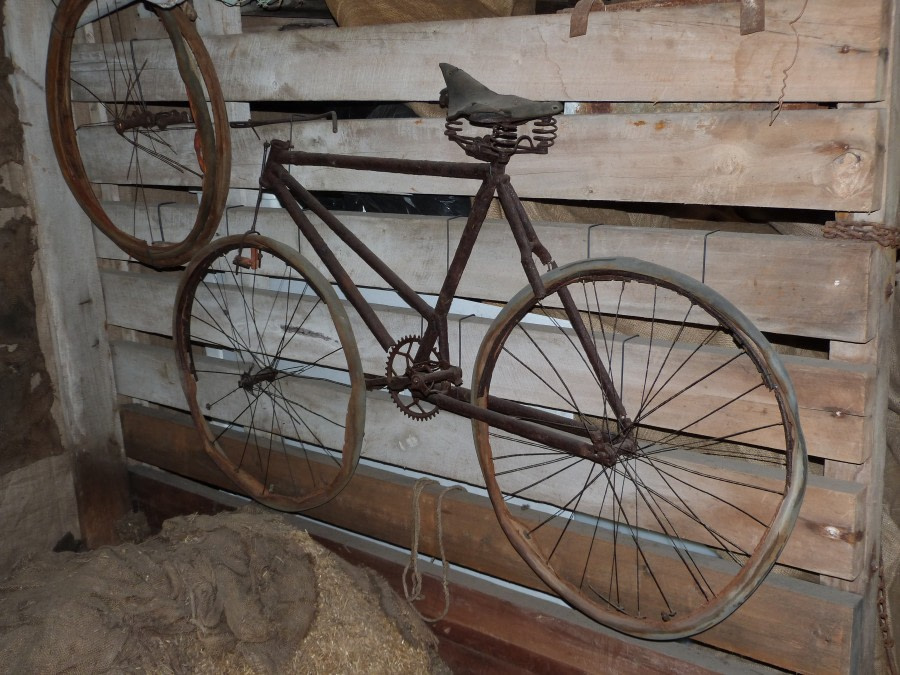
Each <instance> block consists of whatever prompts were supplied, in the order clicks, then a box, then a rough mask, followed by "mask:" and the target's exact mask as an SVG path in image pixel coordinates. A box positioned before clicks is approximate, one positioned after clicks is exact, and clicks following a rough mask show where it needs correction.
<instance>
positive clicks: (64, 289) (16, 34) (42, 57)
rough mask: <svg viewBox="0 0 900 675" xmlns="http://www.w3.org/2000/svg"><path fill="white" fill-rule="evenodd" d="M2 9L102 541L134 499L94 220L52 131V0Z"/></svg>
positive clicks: (66, 371) (48, 313)
mask: <svg viewBox="0 0 900 675" xmlns="http://www.w3.org/2000/svg"><path fill="white" fill-rule="evenodd" d="M3 10H4V38H5V44H6V50H7V53H8V54H9V55H10V58H11V60H12V61H13V65H14V72H13V74H12V76H11V84H12V86H13V89H14V92H15V99H16V104H17V106H18V108H19V111H20V115H21V116H22V118H23V122H24V123H25V124H24V130H25V139H24V141H25V143H24V144H25V157H26V160H25V165H24V167H23V172H22V176H23V182H24V183H25V185H24V188H25V193H26V194H28V196H29V199H28V201H29V203H30V204H31V212H32V216H33V218H34V220H35V222H36V223H37V227H36V237H37V243H38V253H37V255H36V264H35V269H34V270H33V277H34V286H35V300H36V304H37V308H38V316H37V321H38V326H39V331H40V334H41V343H42V348H43V351H44V353H45V355H46V359H47V367H48V371H49V372H50V375H51V378H52V379H53V384H54V388H55V390H56V396H57V405H56V409H57V412H56V415H57V421H58V423H59V427H60V433H61V435H62V442H63V445H64V447H65V448H66V450H67V451H68V452H70V453H71V455H72V457H73V460H74V461H73V466H74V475H75V492H76V498H77V502H78V513H79V520H80V525H81V536H82V539H83V540H84V541H85V542H86V544H87V545H88V546H91V547H94V546H98V545H102V544H107V543H112V542H114V541H115V540H116V535H115V523H116V521H117V520H118V519H119V518H120V517H121V516H122V515H124V514H125V513H126V512H127V511H128V510H129V509H130V499H129V495H128V485H127V474H126V471H125V462H124V455H123V452H122V438H121V429H120V427H119V421H118V416H117V411H116V406H115V391H114V385H113V373H112V363H111V360H110V354H109V345H108V343H107V338H106V332H105V330H106V326H105V319H106V317H105V309H104V302H103V296H102V293H101V289H100V282H99V275H98V271H97V263H96V253H95V251H94V244H93V237H92V233H91V224H90V222H89V221H88V219H87V217H86V216H85V215H84V214H83V213H82V211H81V209H80V208H79V207H78V206H77V204H76V203H75V201H74V199H73V198H72V197H71V195H70V193H69V191H68V188H67V187H66V185H65V183H64V181H63V179H62V176H61V174H60V172H59V169H58V167H57V164H56V158H55V156H54V153H53V148H52V145H51V142H50V137H49V131H48V123H47V113H46V107H45V102H44V68H45V63H46V54H47V44H48V41H49V36H50V24H51V19H52V12H53V4H52V3H49V2H6V3H5V4H4V6H3ZM8 253H10V254H12V255H15V252H14V251H13V252H8ZM52 487H53V486H47V488H48V492H49V491H50V490H51V489H52Z"/></svg>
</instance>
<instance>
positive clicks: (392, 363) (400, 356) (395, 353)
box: [385, 335, 440, 422]
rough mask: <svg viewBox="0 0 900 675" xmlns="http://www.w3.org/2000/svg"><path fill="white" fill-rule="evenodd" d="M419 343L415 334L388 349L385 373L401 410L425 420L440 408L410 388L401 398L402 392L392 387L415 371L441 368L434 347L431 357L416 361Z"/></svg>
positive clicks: (391, 393) (419, 420) (419, 419)
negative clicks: (423, 360) (415, 355)
mask: <svg viewBox="0 0 900 675" xmlns="http://www.w3.org/2000/svg"><path fill="white" fill-rule="evenodd" d="M418 345H419V338H418V337H416V336H414V335H409V336H407V337H404V338H401V339H400V340H398V341H397V343H396V344H395V345H394V346H392V347H391V348H390V350H389V351H388V358H387V369H386V373H385V375H386V376H387V381H388V391H389V392H390V395H391V400H392V401H393V402H394V404H395V405H396V406H397V407H398V408H400V412H402V413H403V414H404V415H406V416H407V417H409V418H411V419H414V420H416V421H418V422H423V421H425V420H428V419H431V418H432V417H434V416H435V415H437V414H438V413H439V412H440V408H438V407H437V406H435V405H432V404H431V403H428V402H427V401H425V400H423V399H422V398H421V397H420V396H418V395H417V394H416V393H414V392H412V391H409V390H407V394H408V398H406V397H404V398H401V397H400V392H399V391H397V390H396V389H395V388H393V387H391V383H392V382H396V381H397V379H398V378H403V379H408V378H410V377H411V376H412V375H413V373H414V372H433V371H435V370H437V369H438V368H440V363H439V361H438V355H437V352H435V351H434V350H433V349H432V350H431V357H432V358H431V359H429V360H428V361H425V362H422V363H418V364H416V363H415V362H414V358H413V354H414V352H415V351H416V350H417V349H418Z"/></svg>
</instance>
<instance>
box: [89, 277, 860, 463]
mask: <svg viewBox="0 0 900 675" xmlns="http://www.w3.org/2000/svg"><path fill="white" fill-rule="evenodd" d="M102 280H103V285H104V294H105V298H106V308H107V320H108V321H109V322H110V323H112V324H115V325H119V326H122V327H123V328H131V329H134V330H140V331H143V332H147V333H156V334H159V335H166V336H169V335H171V312H172V306H173V303H174V299H175V291H176V284H177V280H176V277H175V275H164V274H126V273H117V272H111V271H105V272H104V273H103V274H102ZM136 297H139V298H142V301H141V303H135V302H134V298H136ZM260 298H262V295H260ZM378 309H379V312H380V316H381V317H382V320H383V321H384V323H385V326H386V327H387V328H388V330H389V331H390V332H391V333H392V334H393V335H395V336H396V337H398V338H400V337H403V336H406V335H415V334H419V333H420V331H421V328H422V323H421V320H420V318H419V317H418V315H416V314H414V313H412V312H411V311H408V310H403V309H400V308H390V307H379V308H378ZM348 314H349V315H350V317H351V324H352V326H353V329H354V333H355V336H356V340H357V343H358V344H359V347H360V354H361V357H362V359H363V368H364V370H365V371H366V372H369V373H379V374H380V373H382V372H384V368H385V354H384V351H383V350H382V349H381V347H380V346H379V345H378V344H377V342H376V341H375V339H374V338H373V337H372V336H371V334H370V333H368V330H367V329H366V328H365V326H364V325H363V324H362V322H361V320H360V319H359V318H358V315H357V314H356V313H355V312H354V311H348ZM488 323H489V321H488V320H487V319H479V318H477V317H467V316H459V315H455V316H453V317H451V325H450V331H449V337H450V340H451V344H450V352H451V354H454V355H459V358H460V363H459V364H458V365H459V366H460V367H461V368H462V369H463V377H464V379H465V380H466V381H468V374H469V373H471V372H472V365H473V363H474V358H475V355H476V353H477V349H478V346H479V345H480V343H481V340H482V338H483V336H484V333H485V331H486V330H487V326H488ZM271 330H275V328H274V327H272V326H270V331H271ZM329 330H330V329H329V328H328V327H324V328H323V330H322V331H321V332H322V334H326V333H328V332H329ZM315 340H316V337H315V334H314V333H307V334H305V335H304V338H303V340H302V341H300V340H297V339H295V340H292V342H291V345H290V349H289V351H290V352H291V354H294V353H295V352H296V354H295V355H296V356H297V357H298V358H299V357H301V356H302V351H303V350H304V349H314V350H315V349H316V348H317V345H316V344H315ZM460 341H461V342H460ZM277 343H278V340H277V339H276V340H275V342H274V343H273V344H277ZM630 348H633V349H634V350H640V347H639V346H638V345H637V344H634V345H632V346H631V347H630ZM329 351H330V350H329ZM635 353H637V352H635ZM286 355H288V356H289V355H290V354H286ZM710 358H713V359H715V358H717V357H716V356H715V354H713V353H711V355H710ZM784 361H785V364H786V366H787V368H788V372H789V374H790V375H791V378H792V380H793V381H794V385H795V389H796V391H797V398H798V405H799V406H800V420H801V424H802V425H803V429H804V435H805V437H806V441H807V444H808V447H809V452H810V454H811V455H812V456H816V457H822V458H827V459H836V460H839V461H845V462H855V463H858V462H860V461H863V460H864V458H865V457H866V456H867V455H868V452H869V447H870V446H869V445H868V444H867V442H866V440H867V439H868V438H869V437H870V436H871V434H872V433H874V431H873V430H872V429H871V426H872V425H871V424H870V423H869V420H870V418H871V414H872V411H871V410H870V407H871V405H870V402H871V399H872V395H871V390H872V387H873V382H874V377H875V373H874V369H873V368H872V367H871V366H867V365H852V364H844V363H831V362H828V361H826V360H823V359H813V358H808V357H797V356H790V357H785V359H784ZM636 377H638V378H640V376H639V375H636ZM535 403H545V404H546V403H549V402H548V401H543V402H539V401H535ZM757 403H758V404H760V405H763V407H764V408H765V409H769V407H768V406H771V405H773V403H772V402H771V401H767V402H757ZM673 414H674V413H673ZM747 414H748V415H754V414H756V412H755V411H754V410H752V409H748V411H747ZM672 421H673V422H675V423H677V422H678V421H677V420H672ZM753 426H755V425H753V424H750V427H753ZM757 440H761V439H757ZM773 442H774V440H773Z"/></svg>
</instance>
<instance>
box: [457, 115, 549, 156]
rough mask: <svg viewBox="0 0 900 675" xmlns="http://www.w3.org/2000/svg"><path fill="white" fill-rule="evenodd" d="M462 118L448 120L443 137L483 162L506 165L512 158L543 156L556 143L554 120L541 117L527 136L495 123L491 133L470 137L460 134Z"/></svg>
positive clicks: (512, 126)
mask: <svg viewBox="0 0 900 675" xmlns="http://www.w3.org/2000/svg"><path fill="white" fill-rule="evenodd" d="M463 127H464V124H463V121H462V119H458V120H454V121H452V122H451V121H447V122H446V124H445V128H444V135H445V136H447V138H449V139H450V140H451V141H453V142H454V143H456V144H457V145H459V146H460V147H461V148H462V149H463V150H464V151H465V153H466V154H467V155H469V156H470V157H474V158H475V159H480V160H482V161H488V162H490V161H500V162H508V161H509V158H510V157H512V156H513V155H519V154H541V155H545V154H547V152H548V151H549V150H550V148H551V147H552V146H553V144H554V143H555V142H556V132H557V130H558V126H557V123H556V118H555V117H542V118H540V119H537V120H534V121H533V122H532V126H531V130H530V133H528V134H520V133H519V125H515V124H495V125H493V126H492V127H491V133H490V134H489V135H487V134H486V135H483V136H469V135H465V134H463V133H462V131H463Z"/></svg>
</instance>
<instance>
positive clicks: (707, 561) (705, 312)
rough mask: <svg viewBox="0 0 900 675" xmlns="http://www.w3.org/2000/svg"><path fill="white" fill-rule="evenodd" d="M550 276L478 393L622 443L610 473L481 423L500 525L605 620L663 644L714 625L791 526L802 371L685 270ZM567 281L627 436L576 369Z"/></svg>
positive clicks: (612, 268) (490, 352)
mask: <svg viewBox="0 0 900 675" xmlns="http://www.w3.org/2000/svg"><path fill="white" fill-rule="evenodd" d="M545 280H546V282H545V283H546V285H547V288H548V296H547V298H546V299H545V300H544V301H543V302H542V303H541V302H539V301H537V300H535V298H534V296H533V294H532V293H531V291H530V289H524V290H523V291H522V292H521V293H520V294H518V295H517V296H516V297H515V298H514V299H513V300H511V301H510V303H509V304H508V305H507V306H506V307H505V308H504V310H503V311H502V312H501V314H500V315H499V316H498V318H497V319H496V320H495V322H494V324H493V325H492V326H491V328H490V329H489V331H488V334H487V336H486V337H485V340H484V342H483V343H482V347H481V350H480V352H479V355H478V359H477V361H476V366H475V371H474V373H473V383H474V385H473V400H474V402H475V403H476V404H477V405H481V406H488V405H489V403H488V401H489V399H488V396H512V397H514V398H518V399H519V400H521V401H523V402H525V403H527V404H528V405H532V406H537V407H538V408H540V409H541V410H547V409H551V410H557V411H564V412H565V413H566V414H568V415H570V416H571V418H572V421H573V422H572V424H573V425H574V426H575V427H580V429H579V430H578V431H577V433H576V435H579V436H582V437H585V438H590V434H591V433H593V434H594V438H604V439H606V442H607V443H609V444H610V445H615V446H616V447H617V448H618V452H619V454H618V456H617V458H616V461H615V462H613V463H612V464H611V465H609V466H607V465H604V464H603V463H602V462H600V461H596V460H594V461H591V460H589V459H583V458H579V457H572V456H570V455H563V454H561V453H557V452H555V451H553V450H552V449H550V448H547V447H546V446H539V445H536V444H533V443H530V442H527V441H522V439H520V438H519V439H517V438H514V437H513V436H512V435H511V434H508V433H506V432H498V431H496V430H494V429H491V428H489V427H488V425H486V424H484V423H480V422H473V431H474V435H475V443H476V447H477V449H478V453H479V460H480V462H481V465H482V471H483V473H484V476H485V480H486V483H487V486H488V491H489V493H490V496H491V500H492V503H493V505H494V509H495V511H496V513H497V516H498V518H499V520H500V522H501V525H502V526H503V529H504V532H505V533H506V534H507V537H508V538H509V539H510V541H511V543H512V544H513V546H514V547H515V548H516V550H517V551H518V552H519V553H520V554H521V555H522V556H523V557H524V558H525V560H526V561H527V562H528V563H529V565H531V567H532V568H533V569H534V570H535V572H536V573H537V574H538V576H539V577H540V578H541V579H542V580H543V581H544V582H545V583H547V584H548V585H549V586H550V587H551V588H552V589H553V590H555V591H556V592H557V593H559V594H560V595H561V596H562V597H563V598H565V599H566V600H567V601H568V602H569V603H570V604H572V605H573V606H575V607H577V608H578V609H580V610H581V611H583V612H584V613H586V614H587V615H588V616H591V617H592V618H594V619H595V620H597V621H600V622H601V623H604V624H606V625H608V626H611V627H613V628H616V629H618V630H621V631H624V632H627V633H630V634H633V635H638V636H641V637H645V638H653V639H674V638H677V637H684V636H687V635H691V634H693V633H696V632H699V631H701V630H704V629H706V628H709V627H711V626H712V625H715V623H717V622H718V621H721V620H722V619H723V618H725V617H726V616H727V615H728V614H730V613H731V612H732V611H734V610H735V609H736V608H737V607H738V606H740V604H741V603H742V602H743V601H744V600H745V599H746V598H747V597H748V596H749V595H750V593H752V592H753V590H754V589H755V588H756V587H757V586H758V584H759V583H761V581H762V579H763V578H764V577H765V575H766V574H767V573H768V571H769V570H770V569H771V566H772V565H773V564H774V562H775V559H776V558H777V556H778V554H779V553H780V551H781V550H782V548H783V546H784V543H785V541H786V539H787V536H788V535H789V533H790V530H791V528H792V526H793V523H794V521H795V520H796V516H797V511H798V509H799V502H800V499H801V497H802V492H803V488H804V485H805V473H806V453H805V448H804V446H803V442H802V435H801V433H800V429H799V426H798V424H797V413H796V404H795V402H794V397H793V391H792V389H791V385H790V380H789V378H788V377H787V375H786V373H785V371H784V369H783V366H781V363H780V360H778V358H777V356H775V355H774V353H773V352H772V351H771V348H769V347H767V345H768V343H767V342H766V341H765V339H764V338H763V337H762V335H761V334H760V333H759V332H758V331H757V330H756V329H755V328H753V326H752V325H751V324H750V322H749V321H747V320H746V319H745V318H744V317H743V316H742V315H740V313H739V312H737V310H736V309H734V308H733V306H731V305H730V304H729V303H727V302H726V301H724V299H721V298H719V297H717V296H715V294H713V293H711V292H710V291H709V289H707V288H706V287H704V286H702V285H700V284H698V283H697V282H695V281H693V280H691V279H689V278H687V277H684V276H683V275H679V274H677V273H673V272H671V271H668V270H665V269H663V268H659V267H657V266H653V265H648V264H646V263H641V262H638V261H629V260H625V259H619V260H615V261H603V262H601V261H585V262H583V263H578V264H574V265H570V266H567V267H566V268H560V269H559V270H556V271H554V272H552V273H550V274H548V275H547V276H546V277H545ZM626 280H627V281H626ZM587 282H590V283H587ZM568 284H574V285H573V286H572V287H574V288H575V289H577V293H576V292H573V296H579V295H580V297H577V301H578V302H577V304H578V307H579V310H580V312H581V314H580V315H579V316H580V318H581V320H582V321H583V322H585V324H586V325H590V326H591V327H592V329H593V331H592V335H593V339H594V341H595V344H596V345H597V351H598V352H599V354H600V358H601V360H602V361H603V363H604V364H605V365H606V367H608V368H609V370H610V375H611V377H612V379H613V381H614V384H615V386H616V388H617V390H618V391H619V392H620V393H621V392H623V391H624V399H625V404H626V408H627V411H628V413H629V416H630V417H631V421H632V422H633V426H631V427H629V428H627V429H626V430H625V433H623V429H622V427H621V426H620V425H619V424H618V423H617V422H615V421H613V419H614V415H613V414H612V413H611V411H610V405H609V403H608V402H606V401H604V399H603V397H602V395H600V394H599V393H598V392H599V384H598V382H597V378H592V377H584V376H579V375H576V376H575V377H571V376H570V375H571V373H572V372H574V371H575V370H579V369H580V368H587V367H588V363H589V359H587V358H586V356H585V354H584V349H583V348H582V347H581V345H580V342H579V340H578V339H577V337H575V336H574V332H573V331H572V330H571V329H570V328H569V327H568V324H567V323H565V321H566V319H565V318H563V317H564V313H563V312H562V310H561V309H560V305H561V302H555V301H554V298H555V297H556V293H557V291H558V289H559V288H560V287H562V286H567V285H568ZM567 287H568V286H567ZM676 288H685V289H687V291H686V295H685V296H677V295H675V294H673V292H672V290H673V289H676ZM541 306H543V309H540V307H541ZM598 307H600V308H601V309H602V310H603V312H602V314H604V315H605V316H604V317H603V322H602V324H601V322H600V321H599V319H600V315H601V312H597V311H596V310H597V308H598ZM690 307H693V309H689V308H690ZM674 309H678V311H677V312H675V311H673V310H674ZM688 310H689V311H688ZM536 314H540V315H542V316H540V317H538V316H536ZM626 315H627V316H626ZM663 316H665V317H666V320H665V321H663V319H662V317H663ZM635 317H643V318H642V319H637V320H635ZM522 319H524V323H521V322H520V321H521V320H522ZM529 322H530V323H529ZM538 322H543V323H544V324H546V325H544V326H540V325H538ZM704 324H705V325H704ZM716 325H722V326H724V327H726V328H728V329H730V330H732V331H734V334H736V335H737V336H738V338H737V340H733V339H723V334H722V332H721V331H718V330H717V331H715V332H712V331H710V330H709V328H710V327H711V326H716ZM523 326H524V327H523ZM663 329H665V330H667V331H668V334H667V335H663V333H662V332H661V331H662V330H663ZM714 341H719V342H721V343H722V344H721V345H719V344H714ZM729 341H730V342H731V345H730V346H729V345H728V344H727V343H728V342H729ZM548 362H552V364H553V365H552V366H548V365H547V363H548ZM610 364H611V365H610ZM576 366H577V367H576ZM761 373H765V374H766V375H765V377H766V378H768V382H770V383H771V384H774V385H775V387H776V388H775V390H774V391H770V390H769V389H768V387H767V385H766V380H764V379H763V375H762V374H761ZM522 392H527V395H524V394H523V393H522ZM760 415H763V416H768V420H769V421H764V422H762V423H760V422H759V420H760V419H761V418H760V417H759V416H760ZM762 419H766V418H765V417H763V418H762ZM772 419H777V421H771V420H772ZM754 420H755V421H754ZM604 434H606V435H605V436H604ZM614 439H619V440H618V441H615V442H613V441H614Z"/></svg>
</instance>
